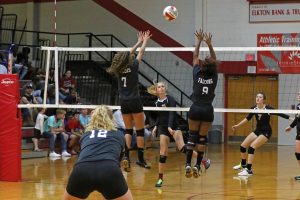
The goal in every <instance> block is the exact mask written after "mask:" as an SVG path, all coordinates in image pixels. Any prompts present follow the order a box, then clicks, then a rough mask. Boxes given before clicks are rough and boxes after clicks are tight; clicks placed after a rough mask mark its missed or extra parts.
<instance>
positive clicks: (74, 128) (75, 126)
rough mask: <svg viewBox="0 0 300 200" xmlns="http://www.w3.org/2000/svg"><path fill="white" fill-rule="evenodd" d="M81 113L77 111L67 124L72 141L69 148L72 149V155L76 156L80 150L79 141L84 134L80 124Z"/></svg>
mask: <svg viewBox="0 0 300 200" xmlns="http://www.w3.org/2000/svg"><path fill="white" fill-rule="evenodd" d="M79 114H80V112H78V111H75V112H74V113H73V115H72V116H71V119H70V120H69V121H68V122H67V126H66V131H67V133H68V134H69V137H70V139H71V141H70V143H69V148H70V149H71V154H73V155H76V154H77V151H78V150H79V148H78V147H79V140H80V138H81V135H82V134H83V129H82V126H81V124H80V122H79Z"/></svg>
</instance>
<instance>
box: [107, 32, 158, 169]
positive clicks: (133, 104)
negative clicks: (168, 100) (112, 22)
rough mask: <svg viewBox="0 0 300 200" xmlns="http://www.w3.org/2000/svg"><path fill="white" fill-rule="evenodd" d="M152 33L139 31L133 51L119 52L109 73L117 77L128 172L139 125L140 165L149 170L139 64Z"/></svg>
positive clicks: (124, 165)
mask: <svg viewBox="0 0 300 200" xmlns="http://www.w3.org/2000/svg"><path fill="white" fill-rule="evenodd" d="M151 36H152V35H151V34H150V31H145V32H141V31H140V32H139V33H138V34H137V37H138V41H137V43H136V44H135V45H134V46H133V47H132V48H131V50H130V52H118V53H117V54H116V55H115V56H114V58H113V60H112V64H111V66H110V67H109V68H108V69H107V72H108V73H110V74H113V75H115V76H116V77H117V79H118V89H119V98H120V104H121V112H122V117H123V120H124V123H125V128H126V131H125V139H126V148H125V156H124V159H123V161H122V165H123V167H124V169H125V171H130V159H129V151H130V149H131V138H132V134H133V126H135V128H136V136H137V137H136V138H137V147H138V161H137V162H136V163H137V164H138V165H139V166H141V167H144V168H147V169H149V168H150V167H149V165H148V164H147V163H146V162H145V160H144V126H145V124H144V123H145V122H144V112H143V104H142V102H141V99H140V94H139V88H138V83H139V80H138V70H139V63H140V62H141V60H142V57H143V55H144V52H145V48H146V45H147V42H148V40H149V39H150V37H151ZM140 45H142V46H141V48H140V50H139V52H138V54H137V57H136V58H135V51H136V49H137V48H138V47H139V46H140Z"/></svg>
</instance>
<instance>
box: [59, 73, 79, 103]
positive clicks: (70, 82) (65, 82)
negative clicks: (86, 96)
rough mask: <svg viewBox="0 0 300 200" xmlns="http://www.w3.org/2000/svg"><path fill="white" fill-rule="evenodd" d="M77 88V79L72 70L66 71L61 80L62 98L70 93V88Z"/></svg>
mask: <svg viewBox="0 0 300 200" xmlns="http://www.w3.org/2000/svg"><path fill="white" fill-rule="evenodd" d="M74 88H75V80H74V79H73V77H72V73H71V71H70V70H68V71H66V72H65V74H64V76H63V78H62V79H61V80H60V81H59V91H60V95H59V96H60V99H62V100H64V99H65V98H66V96H67V95H69V94H70V90H71V89H74Z"/></svg>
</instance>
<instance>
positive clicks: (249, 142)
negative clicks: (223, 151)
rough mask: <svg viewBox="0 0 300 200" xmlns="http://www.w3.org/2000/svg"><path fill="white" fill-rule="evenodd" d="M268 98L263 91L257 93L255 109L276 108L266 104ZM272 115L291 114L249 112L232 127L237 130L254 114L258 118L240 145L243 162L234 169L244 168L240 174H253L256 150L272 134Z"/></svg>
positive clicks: (285, 116) (284, 116)
mask: <svg viewBox="0 0 300 200" xmlns="http://www.w3.org/2000/svg"><path fill="white" fill-rule="evenodd" d="M265 100H266V95H265V94H264V93H262V92H259V93H258V94H257V95H256V105H255V106H252V107H251V109H253V110H270V109H274V108H272V107H271V106H269V105H266V104H265V103H264V101H265ZM271 115H278V116H280V117H282V118H285V119H289V118H290V116H288V115H285V114H272V113H270V114H269V113H261V114H260V113H249V114H248V116H247V117H246V118H245V119H243V120H242V121H241V122H239V123H238V124H236V125H234V126H232V129H233V130H234V131H235V129H236V128H238V127H239V126H241V125H243V124H245V123H246V122H248V121H250V120H251V119H252V117H253V116H255V119H256V129H255V130H254V131H253V132H251V133H250V134H249V135H248V136H247V137H246V138H245V140H244V141H243V142H242V144H241V146H240V152H241V163H240V164H238V165H236V166H234V167H233V169H235V170H238V169H243V170H242V171H241V172H239V173H238V175H239V176H251V175H252V174H253V172H252V163H253V160H254V151H255V150H256V149H258V148H259V147H261V146H262V145H264V144H265V143H266V142H267V141H268V140H269V139H270V137H271V135H272V128H271V125H270V117H271ZM247 148H248V159H246V158H247V153H246V152H247Z"/></svg>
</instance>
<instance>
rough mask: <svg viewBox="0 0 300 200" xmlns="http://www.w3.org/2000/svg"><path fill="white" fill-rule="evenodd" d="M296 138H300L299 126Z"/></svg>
mask: <svg viewBox="0 0 300 200" xmlns="http://www.w3.org/2000/svg"><path fill="white" fill-rule="evenodd" d="M296 140H300V130H298V128H297V135H296Z"/></svg>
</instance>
